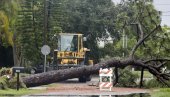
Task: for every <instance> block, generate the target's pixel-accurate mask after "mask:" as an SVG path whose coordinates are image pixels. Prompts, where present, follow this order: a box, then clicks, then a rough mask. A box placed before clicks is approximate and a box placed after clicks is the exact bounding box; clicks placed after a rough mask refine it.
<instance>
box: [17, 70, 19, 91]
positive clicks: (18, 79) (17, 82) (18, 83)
mask: <svg viewBox="0 0 170 97" xmlns="http://www.w3.org/2000/svg"><path fill="white" fill-rule="evenodd" d="M17 91H19V72H17Z"/></svg>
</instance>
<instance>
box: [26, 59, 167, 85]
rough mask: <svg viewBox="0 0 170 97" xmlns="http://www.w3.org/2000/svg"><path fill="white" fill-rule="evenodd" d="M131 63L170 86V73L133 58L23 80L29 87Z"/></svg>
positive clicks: (50, 72)
mask: <svg viewBox="0 0 170 97" xmlns="http://www.w3.org/2000/svg"><path fill="white" fill-rule="evenodd" d="M129 65H133V66H139V67H142V68H145V69H148V71H149V72H150V73H152V74H153V75H155V76H156V77H157V78H158V79H159V81H161V82H162V83H164V84H166V85H167V86H170V85H168V83H166V80H165V79H167V78H169V76H170V75H166V76H165V75H164V74H162V73H160V72H159V70H157V69H156V68H154V67H153V66H151V65H147V64H144V63H143V62H142V61H136V60H133V59H126V60H116V59H112V60H109V61H106V62H102V63H99V64H95V65H94V66H84V67H78V68H70V69H63V70H54V71H49V72H45V73H40V74H35V75H31V76H28V77H25V78H23V82H24V83H25V84H26V86H27V87H32V86H39V85H45V84H50V83H54V82H58V81H63V80H67V79H71V78H78V77H81V76H83V75H89V74H97V73H98V72H99V69H100V68H108V67H118V68H124V67H126V66H129Z"/></svg>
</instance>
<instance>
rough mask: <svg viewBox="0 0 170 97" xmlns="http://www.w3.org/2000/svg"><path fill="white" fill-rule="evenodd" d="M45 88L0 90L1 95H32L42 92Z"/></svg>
mask: <svg viewBox="0 0 170 97" xmlns="http://www.w3.org/2000/svg"><path fill="white" fill-rule="evenodd" d="M44 91H45V90H31V89H20V90H19V91H17V90H14V89H7V90H0V96H21V95H30V94H35V93H42V92H44Z"/></svg>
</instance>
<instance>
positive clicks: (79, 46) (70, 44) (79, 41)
mask: <svg viewBox="0 0 170 97" xmlns="http://www.w3.org/2000/svg"><path fill="white" fill-rule="evenodd" d="M84 40H86V39H85V38H84V37H83V34H71V33H60V34H59V35H58V49H56V50H54V61H53V67H54V69H65V68H74V67H80V66H85V65H93V60H89V58H88V55H87V54H88V52H89V51H90V49H87V48H85V47H84V45H83V42H84ZM86 81H90V76H89V75H88V76H82V77H80V78H79V82H86Z"/></svg>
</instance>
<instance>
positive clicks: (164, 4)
mask: <svg viewBox="0 0 170 97" xmlns="http://www.w3.org/2000/svg"><path fill="white" fill-rule="evenodd" d="M112 1H114V2H115V3H119V2H120V1H121V0H112ZM154 6H155V8H156V9H157V10H158V11H162V23H161V24H162V25H165V24H166V25H168V26H170V0H154Z"/></svg>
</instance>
